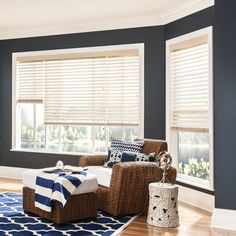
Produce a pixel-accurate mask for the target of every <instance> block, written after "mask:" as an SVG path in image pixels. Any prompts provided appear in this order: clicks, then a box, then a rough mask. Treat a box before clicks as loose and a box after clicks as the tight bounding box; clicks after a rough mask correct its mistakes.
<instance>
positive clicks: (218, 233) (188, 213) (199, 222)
mask: <svg viewBox="0 0 236 236" xmlns="http://www.w3.org/2000/svg"><path fill="white" fill-rule="evenodd" d="M22 186H23V185H22V182H21V181H20V180H12V179H0V192H6V191H11V192H21V190H22ZM179 216H180V227H178V228H172V229H167V228H158V227H154V226H151V225H149V224H147V222H146V217H145V216H140V217H138V218H136V219H135V220H134V221H133V222H132V223H131V224H130V225H129V226H128V227H127V228H126V229H125V230H124V231H123V232H122V233H121V234H120V235H121V236H236V232H232V231H225V230H215V229H211V228H210V222H211V215H210V213H208V212H206V211H203V210H200V209H198V208H195V207H192V206H189V205H187V204H185V203H181V202H180V203H179Z"/></svg>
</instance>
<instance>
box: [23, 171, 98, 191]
mask: <svg viewBox="0 0 236 236" xmlns="http://www.w3.org/2000/svg"><path fill="white" fill-rule="evenodd" d="M42 170H43V169H37V170H27V171H24V172H23V184H24V185H25V186H26V187H28V188H31V189H35V187H36V177H37V175H38V174H39V173H40V172H41V171H42ZM97 189H98V181H97V178H96V176H95V175H94V174H91V173H88V174H87V176H86V179H85V180H84V182H83V183H82V184H81V185H80V186H79V187H78V188H77V189H76V190H75V192H74V193H73V195H78V194H82V193H91V192H96V191H97Z"/></svg>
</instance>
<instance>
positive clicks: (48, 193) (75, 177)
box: [35, 171, 87, 212]
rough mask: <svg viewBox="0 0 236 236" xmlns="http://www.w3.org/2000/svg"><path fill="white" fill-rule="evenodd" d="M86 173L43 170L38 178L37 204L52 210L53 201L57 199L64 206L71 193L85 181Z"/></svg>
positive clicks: (41, 207) (46, 209)
mask: <svg viewBox="0 0 236 236" xmlns="http://www.w3.org/2000/svg"><path fill="white" fill-rule="evenodd" d="M86 175H87V172H86V171H82V172H81V173H80V174H68V173H67V172H63V171H61V172H57V173H52V174H49V173H44V172H41V173H40V174H39V175H38V176H37V178H36V189H35V206H36V207H38V208H40V209H42V210H44V211H47V212H51V210H52V202H53V201H55V200H56V201H58V202H60V204H61V206H62V207H64V206H65V204H66V202H67V200H68V199H69V197H70V196H71V194H72V193H73V192H74V191H75V190H76V188H77V187H78V186H79V185H80V184H81V183H83V182H84V180H85V178H86Z"/></svg>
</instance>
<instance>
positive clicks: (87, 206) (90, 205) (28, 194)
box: [23, 187, 97, 224]
mask: <svg viewBox="0 0 236 236" xmlns="http://www.w3.org/2000/svg"><path fill="white" fill-rule="evenodd" d="M34 200H35V191H34V190H33V189H30V188H28V187H24V188H23V209H24V211H25V212H30V213H33V214H35V215H38V216H41V217H43V218H46V219H48V220H51V221H52V222H53V223H55V224H62V223H66V222H69V221H77V220H81V219H85V218H95V217H97V195H96V193H95V192H93V193H84V194H79V195H72V196H70V198H69V200H68V201H67V203H66V205H65V207H63V208H61V207H60V205H59V203H58V202H57V201H55V202H54V203H53V206H52V212H46V211H43V210H41V209H39V208H37V207H35V205H34Z"/></svg>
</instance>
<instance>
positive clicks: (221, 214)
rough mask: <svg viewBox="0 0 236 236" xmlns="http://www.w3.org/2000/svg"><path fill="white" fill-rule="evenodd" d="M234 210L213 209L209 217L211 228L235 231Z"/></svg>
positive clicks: (235, 218)
mask: <svg viewBox="0 0 236 236" xmlns="http://www.w3.org/2000/svg"><path fill="white" fill-rule="evenodd" d="M235 222H236V210H227V209H220V208H215V209H214V210H213V214H212V217H211V228H215V229H224V230H230V231H231V230H232V231H236V224H235Z"/></svg>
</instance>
